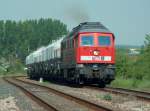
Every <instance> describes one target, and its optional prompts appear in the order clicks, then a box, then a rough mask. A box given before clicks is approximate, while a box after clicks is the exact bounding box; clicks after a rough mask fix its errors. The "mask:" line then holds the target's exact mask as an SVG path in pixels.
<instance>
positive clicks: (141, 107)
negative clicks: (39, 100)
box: [43, 82, 150, 111]
mask: <svg viewBox="0 0 150 111" xmlns="http://www.w3.org/2000/svg"><path fill="white" fill-rule="evenodd" d="M43 84H44V85H46V86H49V87H52V88H54V89H56V90H60V91H63V92H65V93H68V94H71V95H73V96H77V97H80V98H82V99H85V100H88V101H91V102H93V103H96V104H99V105H104V106H106V107H109V108H111V109H114V110H115V111H117V110H118V111H120V110H122V111H150V103H149V102H146V101H142V100H138V99H137V98H135V97H134V96H130V95H129V96H122V95H115V94H112V93H108V92H107V93H106V92H103V91H97V90H92V89H87V88H73V87H69V86H64V85H60V84H53V83H47V82H46V83H45V82H44V83H43ZM105 96H106V97H107V96H109V97H111V100H106V99H105Z"/></svg>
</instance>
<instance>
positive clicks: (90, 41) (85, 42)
mask: <svg viewBox="0 0 150 111" xmlns="http://www.w3.org/2000/svg"><path fill="white" fill-rule="evenodd" d="M93 45H94V37H93V36H82V37H81V46H93Z"/></svg>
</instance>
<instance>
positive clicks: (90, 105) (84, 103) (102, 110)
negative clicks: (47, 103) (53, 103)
mask: <svg viewBox="0 0 150 111" xmlns="http://www.w3.org/2000/svg"><path fill="white" fill-rule="evenodd" d="M16 80H17V81H21V82H24V83H27V84H32V85H35V86H38V87H40V88H43V89H46V90H48V91H50V92H52V93H54V94H56V95H58V96H61V97H64V98H66V99H68V100H71V101H74V102H76V103H78V104H80V105H82V106H85V107H87V108H89V109H91V110H94V111H113V110H112V109H110V108H106V107H104V106H100V105H97V104H95V103H92V102H90V101H87V100H84V99H81V98H79V97H75V96H73V95H70V94H67V93H64V92H62V91H58V90H56V89H53V88H51V87H48V86H44V85H41V84H38V83H33V82H29V81H25V80H22V79H17V78H16Z"/></svg>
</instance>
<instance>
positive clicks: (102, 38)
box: [98, 36, 110, 46]
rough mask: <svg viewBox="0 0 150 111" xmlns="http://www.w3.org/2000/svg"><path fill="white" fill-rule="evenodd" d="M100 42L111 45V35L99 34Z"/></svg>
mask: <svg viewBox="0 0 150 111" xmlns="http://www.w3.org/2000/svg"><path fill="white" fill-rule="evenodd" d="M98 44H99V45H100V46H109V45H110V37H109V36H99V37H98Z"/></svg>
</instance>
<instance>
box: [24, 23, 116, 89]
mask: <svg viewBox="0 0 150 111" xmlns="http://www.w3.org/2000/svg"><path fill="white" fill-rule="evenodd" d="M114 40H115V37H114V34H113V33H111V32H110V31H109V30H108V29H107V28H106V27H105V26H103V25H102V24H101V23H99V22H84V23H81V24H80V25H79V26H77V27H75V28H74V29H73V30H72V31H71V32H70V33H69V34H68V35H67V36H66V37H63V38H61V39H60V40H58V41H56V43H54V45H53V44H51V45H50V46H53V47H52V48H53V49H56V50H51V52H50V50H49V49H48V48H45V49H44V50H46V51H49V52H47V53H48V54H49V53H50V55H54V57H53V56H52V57H51V58H47V59H45V60H41V61H39V62H38V61H36V62H34V61H33V62H29V58H31V57H27V59H26V64H27V67H28V73H29V76H32V77H36V76H37V77H48V78H53V79H61V80H65V81H67V82H71V83H77V84H84V83H90V84H95V83H96V84H99V85H100V86H101V87H105V85H106V84H110V82H111V81H112V80H114V77H115V44H114ZM55 47H57V48H55ZM45 54H46V53H45ZM40 55H44V53H41V52H40ZM57 55H59V56H57ZM45 57H46V56H45ZM47 57H48V56H47ZM39 67H40V68H39ZM35 72H36V73H35ZM38 72H40V73H39V74H38Z"/></svg>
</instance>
